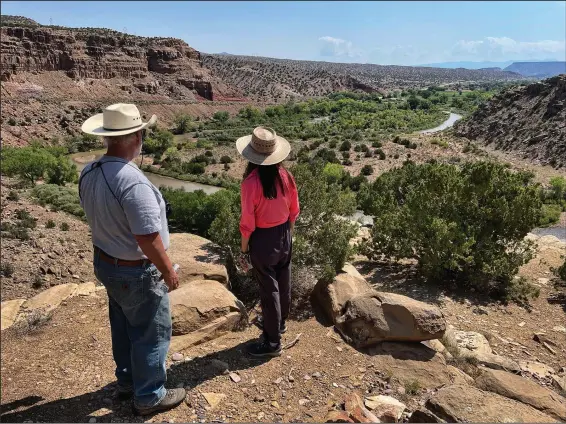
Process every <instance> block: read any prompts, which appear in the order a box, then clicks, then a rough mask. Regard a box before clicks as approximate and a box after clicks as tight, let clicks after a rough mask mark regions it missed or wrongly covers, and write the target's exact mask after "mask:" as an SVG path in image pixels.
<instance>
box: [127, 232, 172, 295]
mask: <svg viewBox="0 0 566 424" xmlns="http://www.w3.org/2000/svg"><path fill="white" fill-rule="evenodd" d="M134 237H135V238H136V241H137V242H138V245H139V246H140V249H141V250H142V252H143V253H144V255H145V256H147V257H148V259H149V260H150V261H151V262H153V264H154V265H155V266H156V267H157V269H158V270H159V272H161V274H162V275H163V279H164V280H165V284H167V287H169V291H171V290H175V289H176V288H177V287H179V277H178V276H177V273H176V272H175V270H174V269H173V264H172V263H171V260H170V259H169V256H167V252H166V251H165V247H164V246H163V241H162V240H161V236H160V235H159V233H158V232H157V233H152V234H145V235H141V236H140V235H135V234H134Z"/></svg>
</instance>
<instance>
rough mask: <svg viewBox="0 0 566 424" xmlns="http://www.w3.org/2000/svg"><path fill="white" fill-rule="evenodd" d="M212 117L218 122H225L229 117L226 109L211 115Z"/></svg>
mask: <svg viewBox="0 0 566 424" xmlns="http://www.w3.org/2000/svg"><path fill="white" fill-rule="evenodd" d="M212 119H214V120H215V121H218V122H226V121H228V119H230V115H229V114H228V112H226V111H220V112H216V113H215V114H214V115H212Z"/></svg>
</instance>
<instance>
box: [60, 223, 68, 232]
mask: <svg viewBox="0 0 566 424" xmlns="http://www.w3.org/2000/svg"><path fill="white" fill-rule="evenodd" d="M59 228H60V229H61V231H69V224H67V223H66V222H62V223H61V225H60V226H59Z"/></svg>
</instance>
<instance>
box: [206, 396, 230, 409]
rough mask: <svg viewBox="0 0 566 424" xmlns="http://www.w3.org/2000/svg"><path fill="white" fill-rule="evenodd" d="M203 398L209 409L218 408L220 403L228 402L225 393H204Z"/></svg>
mask: <svg viewBox="0 0 566 424" xmlns="http://www.w3.org/2000/svg"><path fill="white" fill-rule="evenodd" d="M202 396H203V397H204V398H205V399H206V402H207V403H208V405H209V409H214V408H216V407H217V406H218V405H220V403H222V402H224V400H226V395H225V394H224V393H203V394H202Z"/></svg>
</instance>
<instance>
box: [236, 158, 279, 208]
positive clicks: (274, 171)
mask: <svg viewBox="0 0 566 424" xmlns="http://www.w3.org/2000/svg"><path fill="white" fill-rule="evenodd" d="M281 167H283V165H281V164H280V163H278V164H275V165H266V166H260V165H256V164H255V163H251V162H248V166H247V167H246V172H244V180H245V179H246V178H248V177H249V175H250V174H251V173H252V171H253V170H254V169H257V173H258V174H259V180H260V181H261V186H262V187H263V196H264V197H265V198H266V199H269V200H272V199H276V198H277V186H276V185H275V184H276V183H279V186H280V187H281V191H282V192H283V193H284V192H285V188H284V186H283V181H282V180H281V175H279V168H281ZM283 169H285V168H283Z"/></svg>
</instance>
